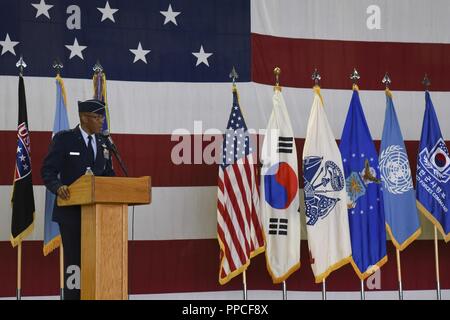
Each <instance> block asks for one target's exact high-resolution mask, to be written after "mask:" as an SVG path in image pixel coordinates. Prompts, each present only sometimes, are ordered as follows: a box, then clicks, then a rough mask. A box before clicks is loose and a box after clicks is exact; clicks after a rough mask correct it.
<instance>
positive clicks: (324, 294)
mask: <svg viewBox="0 0 450 320" xmlns="http://www.w3.org/2000/svg"><path fill="white" fill-rule="evenodd" d="M322 300H327V288H326V283H325V279H323V280H322Z"/></svg>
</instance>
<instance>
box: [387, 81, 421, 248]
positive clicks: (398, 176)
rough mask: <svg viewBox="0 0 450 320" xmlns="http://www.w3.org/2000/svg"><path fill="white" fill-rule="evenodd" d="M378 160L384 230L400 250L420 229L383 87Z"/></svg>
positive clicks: (405, 163) (400, 139)
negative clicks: (382, 120) (383, 115)
mask: <svg viewBox="0 0 450 320" xmlns="http://www.w3.org/2000/svg"><path fill="white" fill-rule="evenodd" d="M379 163H380V174H381V181H382V185H383V203H384V214H385V217H386V230H387V231H388V232H389V235H390V237H391V240H392V243H393V244H394V245H395V247H396V248H397V249H398V250H400V251H401V250H404V249H405V248H406V247H407V246H408V245H409V244H410V243H412V242H413V241H414V240H415V239H417V237H419V236H420V233H421V229H420V221H419V217H418V215H417V207H416V195H415V193H414V188H413V182H412V177H411V168H410V166H409V161H408V155H407V154H406V148H405V143H404V141H403V136H402V132H401V130H400V126H399V124H398V119H397V114H396V113H395V108H394V102H393V101H392V93H391V91H390V90H389V89H386V113H385V117H384V127H383V136H382V139H381V148H380V158H379Z"/></svg>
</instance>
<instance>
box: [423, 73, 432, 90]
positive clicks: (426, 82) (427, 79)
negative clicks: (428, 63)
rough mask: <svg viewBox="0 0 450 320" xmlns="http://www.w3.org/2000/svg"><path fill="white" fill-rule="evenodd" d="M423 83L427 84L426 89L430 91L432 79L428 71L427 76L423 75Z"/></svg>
mask: <svg viewBox="0 0 450 320" xmlns="http://www.w3.org/2000/svg"><path fill="white" fill-rule="evenodd" d="M422 84H423V85H424V86H425V91H428V88H429V87H430V86H431V81H430V78H428V75H427V74H426V73H425V76H424V77H423V80H422Z"/></svg>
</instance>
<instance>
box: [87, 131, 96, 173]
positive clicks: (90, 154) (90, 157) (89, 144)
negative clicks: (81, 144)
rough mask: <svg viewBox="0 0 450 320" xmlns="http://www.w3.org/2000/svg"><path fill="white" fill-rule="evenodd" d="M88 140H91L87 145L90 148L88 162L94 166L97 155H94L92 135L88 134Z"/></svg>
mask: <svg viewBox="0 0 450 320" xmlns="http://www.w3.org/2000/svg"><path fill="white" fill-rule="evenodd" d="M88 140H89V141H88V146H87V148H88V162H89V164H90V165H91V167H93V165H94V160H95V157H94V148H93V147H92V136H88Z"/></svg>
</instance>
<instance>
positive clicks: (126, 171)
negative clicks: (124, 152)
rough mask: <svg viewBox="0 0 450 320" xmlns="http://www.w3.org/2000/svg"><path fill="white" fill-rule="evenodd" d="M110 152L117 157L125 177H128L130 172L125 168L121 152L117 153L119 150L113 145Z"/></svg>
mask: <svg viewBox="0 0 450 320" xmlns="http://www.w3.org/2000/svg"><path fill="white" fill-rule="evenodd" d="M110 150H111V151H112V152H113V154H114V156H115V157H116V159H117V161H118V162H119V165H120V168H121V169H122V171H123V173H125V177H128V170H127V167H126V166H125V163H124V162H123V160H122V158H121V157H120V154H119V151H117V148H116V147H115V146H113V145H111V146H110Z"/></svg>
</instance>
